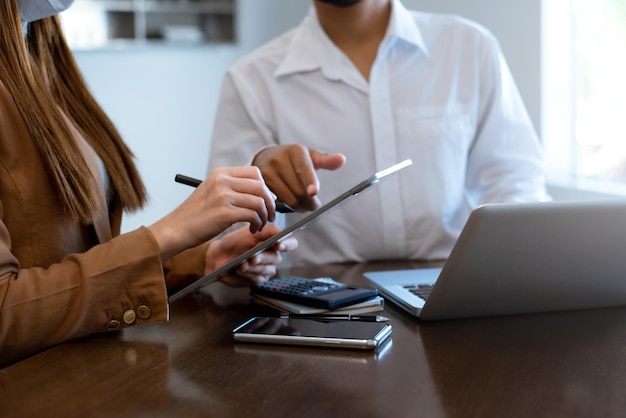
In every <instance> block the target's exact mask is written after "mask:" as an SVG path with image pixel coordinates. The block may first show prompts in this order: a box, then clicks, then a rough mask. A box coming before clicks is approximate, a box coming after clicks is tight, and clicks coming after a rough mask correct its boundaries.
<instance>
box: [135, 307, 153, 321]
mask: <svg viewBox="0 0 626 418" xmlns="http://www.w3.org/2000/svg"><path fill="white" fill-rule="evenodd" d="M137 315H138V316H139V318H141V319H148V318H150V315H152V310H151V309H150V308H148V307H147V306H146V305H141V306H139V307H138V308H137Z"/></svg>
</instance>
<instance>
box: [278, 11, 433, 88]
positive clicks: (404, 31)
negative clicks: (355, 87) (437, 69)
mask: <svg viewBox="0 0 626 418" xmlns="http://www.w3.org/2000/svg"><path fill="white" fill-rule="evenodd" d="M396 39H398V40H401V41H403V42H405V43H407V44H409V45H412V46H414V47H415V48H418V49H420V50H422V51H423V53H424V55H426V56H428V49H427V48H426V44H425V43H424V39H423V37H422V32H421V31H420V29H419V27H418V26H417V24H416V22H415V20H414V19H413V17H412V16H411V13H410V12H409V11H408V10H407V9H406V8H405V7H404V5H403V4H402V3H401V2H400V0H392V8H391V18H390V21H389V26H388V28H387V34H386V35H385V39H384V40H383V42H382V44H381V45H384V44H388V43H390V42H394V40H396ZM344 59H346V57H345V56H344V55H343V54H342V53H341V51H340V50H339V49H338V48H337V47H336V46H335V45H334V44H333V42H332V41H331V40H330V38H329V37H328V35H326V32H324V29H322V27H321V25H320V23H319V20H318V18H317V13H316V11H315V7H313V6H311V7H310V9H309V13H308V14H307V16H306V17H305V19H304V21H303V22H302V24H301V25H300V26H299V27H298V28H297V29H296V31H295V33H294V37H293V39H292V41H291V44H290V45H289V48H288V50H287V54H286V55H285V58H284V59H283V61H282V62H281V63H280V65H279V66H278V68H277V69H276V71H275V72H274V76H276V77H280V76H283V75H288V74H293V73H298V72H307V71H315V70H318V69H322V72H323V73H324V75H325V76H326V77H328V78H330V79H338V78H340V76H339V74H338V69H339V68H340V66H341V61H342V60H344Z"/></svg>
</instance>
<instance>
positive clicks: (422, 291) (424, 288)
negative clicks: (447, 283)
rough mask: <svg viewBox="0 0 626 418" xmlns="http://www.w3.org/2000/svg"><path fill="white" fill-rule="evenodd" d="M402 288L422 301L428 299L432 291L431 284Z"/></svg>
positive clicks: (411, 285) (410, 285) (409, 285)
mask: <svg viewBox="0 0 626 418" xmlns="http://www.w3.org/2000/svg"><path fill="white" fill-rule="evenodd" d="M402 287H403V288H405V289H406V290H408V291H409V292H411V293H413V294H414V295H416V296H419V297H420V298H422V299H424V300H426V299H428V296H429V295H430V292H431V291H432V290H433V285H432V284H425V283H419V284H405V285H404V286H402Z"/></svg>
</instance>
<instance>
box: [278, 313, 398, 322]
mask: <svg viewBox="0 0 626 418" xmlns="http://www.w3.org/2000/svg"><path fill="white" fill-rule="evenodd" d="M280 317H281V318H290V319H294V318H297V319H313V320H318V321H319V320H321V321H328V320H333V321H361V322H387V321H389V318H387V317H386V316H381V315H351V314H346V315H333V314H322V315H307V314H282V315H281V316H280Z"/></svg>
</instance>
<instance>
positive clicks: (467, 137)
mask: <svg viewBox="0 0 626 418" xmlns="http://www.w3.org/2000/svg"><path fill="white" fill-rule="evenodd" d="M396 128H397V133H398V140H399V141H398V143H399V144H400V146H401V147H402V148H405V149H402V150H401V151H402V152H403V153H404V154H407V155H415V156H417V155H421V156H422V158H421V159H420V160H422V159H423V155H424V153H426V155H429V156H430V159H431V160H433V161H434V162H436V163H437V164H444V165H445V166H449V165H450V164H454V165H457V164H460V165H458V166H456V167H465V166H466V160H467V155H468V152H469V148H470V146H471V144H472V141H473V138H474V135H475V132H476V127H475V124H474V122H473V118H472V113H471V110H470V106H469V105H463V104H458V105H447V106H445V107H444V106H430V107H419V108H401V109H397V110H396Z"/></svg>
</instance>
